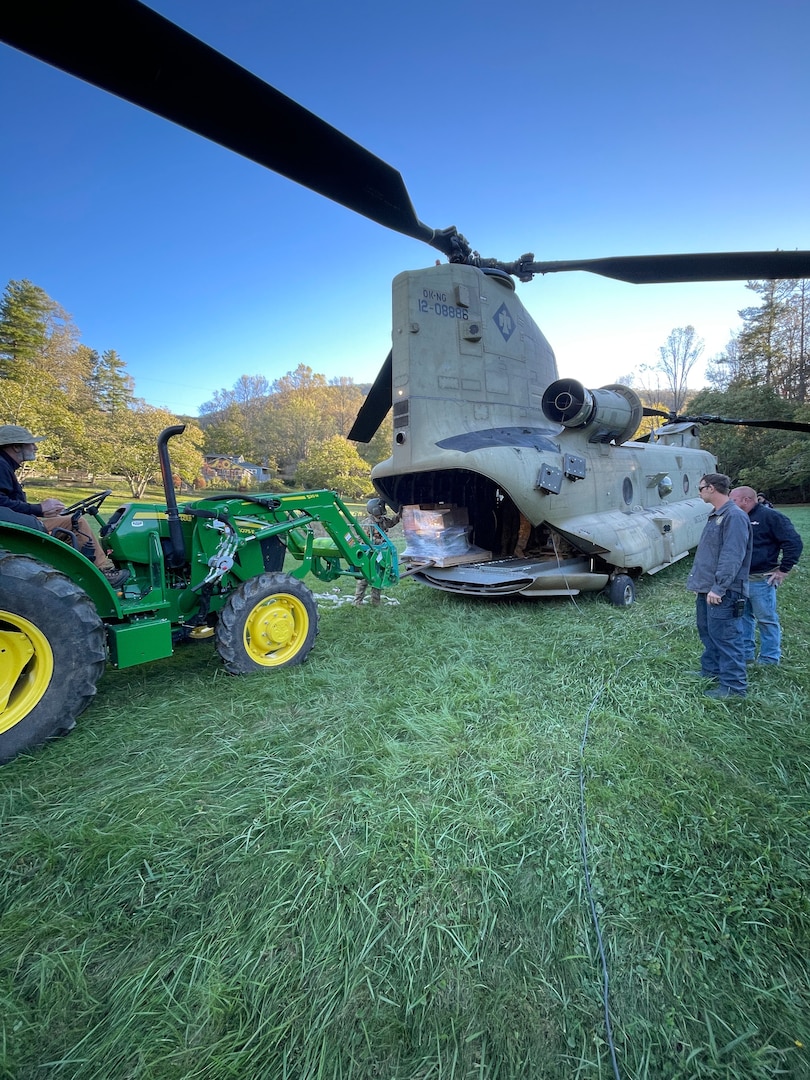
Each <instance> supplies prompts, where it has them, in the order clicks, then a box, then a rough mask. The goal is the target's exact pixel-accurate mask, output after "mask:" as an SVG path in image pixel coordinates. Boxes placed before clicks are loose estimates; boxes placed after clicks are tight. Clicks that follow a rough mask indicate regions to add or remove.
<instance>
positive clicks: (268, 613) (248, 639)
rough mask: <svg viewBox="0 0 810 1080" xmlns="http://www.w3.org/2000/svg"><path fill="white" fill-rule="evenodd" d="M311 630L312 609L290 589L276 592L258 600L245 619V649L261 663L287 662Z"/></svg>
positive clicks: (252, 657)
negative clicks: (292, 593) (308, 609)
mask: <svg viewBox="0 0 810 1080" xmlns="http://www.w3.org/2000/svg"><path fill="white" fill-rule="evenodd" d="M308 633H309V612H308V611H307V609H306V607H305V606H304V604H302V603H301V601H300V600H299V599H298V598H297V597H296V596H292V595H290V594H289V593H276V594H275V595H274V596H269V597H268V598H267V599H266V600H262V601H261V603H258V604H257V605H256V606H255V607H254V608H253V610H252V611H251V612H250V614H249V615H248V617H247V619H246V620H245V630H244V644H245V651H246V652H247V654H248V656H249V657H250V658H251V660H253V661H254V663H256V664H261V665H262V667H277V666H279V665H280V664H286V663H288V662H289V661H290V660H292V658H293V657H294V656H295V654H296V653H297V652H298V651H299V649H301V648H302V646H303V645H304V643H305V642H306V639H307V634H308Z"/></svg>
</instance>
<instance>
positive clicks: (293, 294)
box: [0, 0, 810, 414]
mask: <svg viewBox="0 0 810 1080" xmlns="http://www.w3.org/2000/svg"><path fill="white" fill-rule="evenodd" d="M151 6H153V7H154V8H155V9H156V10H158V11H159V12H160V13H161V14H163V15H165V16H166V17H167V18H169V19H171V20H172V21H174V22H176V23H178V24H179V25H181V26H182V27H184V28H185V29H186V30H188V31H190V32H191V33H193V34H195V35H196V36H197V37H200V38H202V40H204V41H206V42H207V43H208V44H210V45H213V46H214V47H215V48H217V49H218V50H219V51H221V52H223V53H225V54H226V55H227V56H229V57H230V58H231V59H233V60H235V61H236V62H238V63H240V64H241V65H242V66H244V67H246V68H248V69H249V70H250V71H252V72H254V73H255V74H257V75H258V76H259V77H261V78H262V79H264V80H265V81H267V82H269V83H270V84H271V85H273V86H275V87H276V88H278V89H279V90H281V91H282V92H284V93H285V94H287V95H288V96H290V97H292V98H294V99H295V100H297V101H299V102H300V103H301V104H303V105H304V106H305V107H306V108H308V109H310V110H311V111H312V112H314V113H316V114H317V115H319V116H321V117H323V118H324V119H325V120H327V121H328V122H329V123H331V124H332V125H334V126H335V127H337V128H339V129H341V130H342V131H344V132H346V133H347V134H348V135H349V136H351V137H352V138H353V139H355V140H356V141H357V142H359V143H361V144H362V145H363V146H365V147H367V148H368V149H369V150H371V151H372V152H373V153H375V154H376V155H377V156H379V157H381V158H383V159H384V160H385V161H387V162H389V163H390V164H392V165H393V166H394V167H395V168H396V169H398V170H399V172H401V173H402V176H403V178H404V181H405V184H406V186H407V188H408V190H409V192H410V195H411V199H412V201H413V204H414V207H415V209H416V212H417V214H418V216H419V217H420V218H421V220H422V221H424V222H425V223H426V224H428V225H430V226H432V227H434V228H442V227H445V226H447V225H451V224H453V225H456V226H457V227H458V228H459V230H460V231H461V232H463V233H464V234H465V235H466V236H467V238H468V239H469V240H470V242H471V244H472V245H473V247H474V248H476V249H477V250H479V251H480V252H481V254H482V255H485V256H493V257H496V258H499V259H502V260H511V259H514V258H516V257H517V256H518V255H520V254H522V253H523V252H524V251H533V252H534V253H535V255H536V256H537V257H538V258H543V259H574V258H587V257H596V256H605V255H634V254H646V253H666V252H679V251H723V250H742V251H745V250H759V249H762V250H773V249H775V248H784V249H791V248H802V249H806V248H810V200H808V191H810V176H809V175H808V173H809V172H810V169H809V168H808V166H809V164H810V139H808V119H807V106H808V101H810V64H808V62H807V41H808V40H810V8H808V6H807V5H806V4H805V3H804V2H803V0H774V2H772V3H771V4H770V5H766V4H762V3H757V4H754V3H751V2H750V0H736V2H734V3H731V2H727V0H711V2H709V3H706V2H703V3H695V2H693V0H685V2H681V3H679V4H677V5H652V4H640V3H638V4H637V3H621V2H619V3H618V4H613V5H605V4H597V3H583V2H578V0H574V2H573V3H566V4H562V5H557V4H555V5H551V4H549V3H547V2H542V0H516V2H514V3H512V4H509V5H506V4H504V5H494V4H492V3H484V2H482V0H467V2H465V3H463V4H461V3H454V2H447V3H444V4H437V3H435V0H434V2H430V3H428V2H425V0H409V2H408V3H407V4H401V5H398V4H380V3H379V2H375V3H371V2H368V0H357V2H355V3H354V4H352V5H341V4H335V3H327V2H326V0H318V2H317V3H313V2H308V0H301V2H299V3H298V4H297V5H286V4H285V5H282V4H280V3H271V2H268V0H230V3H228V4H224V3H221V2H218V3H214V2H213V0H154V2H153V4H152V5H151ZM0 103H1V104H2V112H1V113H0V115H2V132H3V148H4V151H5V155H4V156H5V162H4V167H3V169H2V172H1V173H0V197H1V203H2V206H3V209H4V219H5V220H4V223H3V230H2V243H1V244H0V287H3V286H5V284H6V283H7V282H8V281H9V280H10V279H22V278H28V279H30V280H31V281H33V282H34V283H35V284H37V285H39V286H41V287H42V288H43V289H44V290H45V291H46V292H47V293H48V294H49V295H50V296H51V297H52V298H53V299H54V300H56V301H58V302H59V303H60V304H61V305H62V306H63V307H64V308H65V309H66V310H67V311H69V312H70V313H71V314H72V315H73V317H74V320H75V322H76V324H77V326H78V327H79V330H80V332H81V338H82V341H83V342H84V344H86V345H88V346H90V347H92V348H95V349H97V350H99V351H103V350H105V349H110V348H112V349H115V350H117V352H118V353H119V354H120V355H121V356H122V358H123V359H124V360H125V362H126V364H127V367H128V370H129V372H130V374H131V375H132V376H133V378H134V379H135V384H136V385H135V389H136V393H137V394H138V395H139V396H141V397H144V398H145V399H146V400H147V401H149V402H150V403H151V404H153V405H163V406H166V407H167V408H169V409H172V410H173V411H175V412H187V413H192V414H194V413H196V412H197V410H198V407H199V405H200V404H201V403H202V402H204V401H206V400H207V399H209V398H210V397H211V396H212V394H213V393H214V392H215V391H216V390H218V389H221V388H227V387H231V386H232V385H233V383H234V382H235V381H236V379H238V378H239V377H240V376H241V375H243V374H248V375H254V374H262V375H265V376H266V377H267V378H268V379H269V380H271V381H272V380H273V379H275V378H278V377H279V376H281V375H283V374H285V373H286V372H287V371H290V370H293V369H294V368H295V367H296V366H297V365H298V364H299V363H304V364H308V365H309V366H310V367H311V368H313V370H315V371H316V372H321V373H323V374H324V375H326V376H327V377H328V378H332V377H335V376H339V375H346V376H350V377H352V378H354V379H355V380H356V381H358V382H364V381H370V380H371V379H372V378H373V377H374V375H375V374H376V371H377V368H378V367H379V365H380V363H381V362H382V360H383V359H384V357H385V355H386V353H387V351H388V348H389V347H390V303H391V300H390V282H391V279H392V278H393V277H394V275H395V274H396V273H398V272H399V271H400V270H405V269H413V268H416V267H419V266H425V265H429V264H430V263H432V262H433V261H434V259H435V258H436V257H437V254H438V253H436V252H434V251H433V249H432V248H428V247H426V246H425V245H423V244H421V243H419V242H418V241H416V240H412V239H409V238H406V237H403V236H399V235H398V234H396V233H393V232H391V231H389V230H387V229H385V228H382V227H381V226H379V225H376V224H374V223H373V222H369V221H366V220H365V219H363V218H362V217H360V216H358V215H357V214H354V213H353V212H352V211H350V210H346V209H344V208H343V207H341V206H338V205H336V204H332V203H330V202H329V201H328V200H326V199H324V198H322V197H321V196H318V195H316V194H314V193H313V192H311V191H308V190H306V189H304V188H300V187H297V186H296V185H295V184H293V183H291V182H290V181H288V180H285V179H283V178H282V177H279V176H276V175H275V174H273V173H270V172H268V171H267V170H265V169H262V168H261V167H260V166H258V165H255V164H254V163H252V162H249V161H247V160H244V159H242V158H239V157H237V156H236V155H234V154H232V153H229V152H228V151H226V150H224V149H222V148H221V147H219V146H215V145H214V144H212V143H208V142H206V141H205V140H203V139H202V138H200V137H199V136H196V135H192V134H191V133H189V132H187V131H184V130H183V129H181V128H178V127H176V126H174V125H172V124H170V123H168V122H167V121H165V120H161V119H159V118H157V117H154V116H151V115H149V114H148V113H145V112H143V111H142V110H139V109H138V108H136V107H135V106H133V105H129V104H128V103H125V102H123V101H120V100H118V99H116V98H113V97H111V96H109V95H106V94H104V93H103V92H102V91H100V90H97V89H95V88H93V87H90V86H87V85H85V84H83V83H80V82H78V81H77V80H75V79H72V78H71V77H70V76H67V75H65V74H62V73H61V72H58V71H56V70H55V69H52V68H48V67H46V66H45V65H43V64H41V63H40V62H38V61H35V60H33V59H31V58H29V57H27V56H24V55H23V54H20V53H17V52H15V51H14V50H11V49H8V48H7V47H5V46H0ZM518 288H519V291H520V295H521V297H522V299H523V300H524V303H526V304H527V306H528V308H529V310H530V311H531V313H532V314H533V315H534V317H535V319H536V320H537V322H538V323H539V325H540V326H541V327H542V329H543V330H544V332H545V333H546V336H547V337H548V338H549V340H550V341H551V344H552V346H553V347H554V349H555V351H556V354H557V362H558V366H559V369H560V374H561V375H564V376H570V377H574V378H578V379H580V380H581V381H583V382H584V383H585V384H586V385H589V386H599V385H602V384H604V383H609V382H613V381H615V380H617V379H618V378H619V377H620V376H623V375H626V374H628V373H630V372H633V371H636V370H637V369H638V368H639V365H641V364H645V363H646V364H653V363H655V362H656V361H657V360H658V348H659V346H660V345H663V344H664V342H665V341H666V338H667V336H668V334H669V332H670V331H671V330H672V329H673V328H674V327H678V326H685V325H687V324H692V325H694V326H695V328H696V330H697V332H698V334H699V335H700V336H702V337H703V338H704V339H705V341H706V350H705V354H704V359H709V358H711V357H712V356H713V355H715V354H716V353H718V352H719V351H721V350H722V349H723V348H724V346H725V344H726V342H727V341H728V338H729V336H730V333H731V332H732V331H733V330H735V329H737V328H738V327H739V325H740V324H739V318H738V315H737V312H738V310H739V309H740V308H742V307H746V306H749V305H750V304H752V303H755V302H756V297H755V296H754V295H753V294H752V293H751V292H750V291H748V290H747V289H746V288H745V284H744V283H742V282H740V283H714V284H699V285H660V286H647V285H644V286H634V285H628V284H623V283H620V282H613V281H608V280H606V279H600V278H598V277H595V276H593V275H590V274H582V273H573V274H558V275H550V276H548V277H546V278H536V279H535V280H534V282H532V283H530V284H526V285H519V286H518Z"/></svg>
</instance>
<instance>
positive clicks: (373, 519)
mask: <svg viewBox="0 0 810 1080" xmlns="http://www.w3.org/2000/svg"><path fill="white" fill-rule="evenodd" d="M366 510H367V511H368V515H367V517H365V518H364V519H363V521H362V523H361V524H362V525H363V527H364V528H365V530H366V532H367V533H368V534H369V536H370V537H371V539H372V540H374V534H375V533H376V531H377V529H381V530H382V531H383V532H386V533H387V532H389V531H390V530H391V529H393V527H394V526H395V525H396V524H397V523H398V522H399V519H400V518H401V517H402V514H386V512H385V510H386V506H385V500H384V499H380V498H377V497H375V498H373V499H369V500H368V502H367V503H366ZM374 526H376V528H374ZM367 588H368V582H367V581H366V579H365V578H358V579H357V586H356V587H355V590H354V601H353V603H354V606H355V607H360V605H361V604H362V603H363V599H364V597H365V595H366V589H367ZM380 596H381V593H380V590H379V589H375V588H373V587H372V589H371V602H372V604H377V605H379V603H380Z"/></svg>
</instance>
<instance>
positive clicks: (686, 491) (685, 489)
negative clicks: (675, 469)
mask: <svg viewBox="0 0 810 1080" xmlns="http://www.w3.org/2000/svg"><path fill="white" fill-rule="evenodd" d="M683 493H684V495H688V494H689V477H688V476H687V475H686V473H684V474H683Z"/></svg>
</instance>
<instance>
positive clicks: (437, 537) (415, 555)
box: [401, 504, 492, 566]
mask: <svg viewBox="0 0 810 1080" xmlns="http://www.w3.org/2000/svg"><path fill="white" fill-rule="evenodd" d="M402 530H403V532H404V533H405V540H406V544H407V546H406V548H405V550H404V551H403V553H402V555H401V558H402V559H404V560H410V561H413V562H430V563H432V565H433V566H458V565H459V564H461V563H472V562H486V561H487V560H488V559H491V558H492V552H490V551H485V550H484V549H483V548H480V547H476V546H475V544H472V543H470V524H469V517H468V515H467V508H466V507H464V506H451V505H448V504H440V505H436V506H430V505H428V506H404V507H403V508H402Z"/></svg>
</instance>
